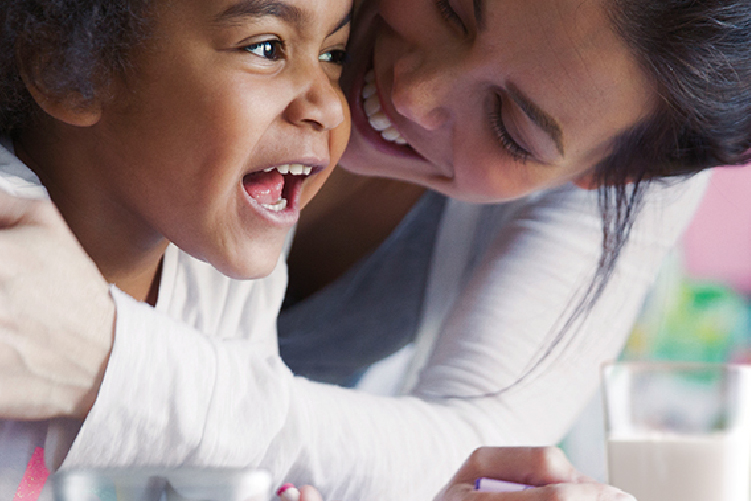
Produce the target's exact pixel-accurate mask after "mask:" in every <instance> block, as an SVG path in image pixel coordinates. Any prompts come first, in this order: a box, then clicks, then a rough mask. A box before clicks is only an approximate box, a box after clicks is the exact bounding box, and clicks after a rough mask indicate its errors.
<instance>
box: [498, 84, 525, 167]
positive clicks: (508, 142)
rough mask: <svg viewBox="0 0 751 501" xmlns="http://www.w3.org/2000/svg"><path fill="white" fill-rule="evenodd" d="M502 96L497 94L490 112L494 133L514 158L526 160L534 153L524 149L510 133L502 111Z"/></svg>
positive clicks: (520, 160) (521, 160)
mask: <svg viewBox="0 0 751 501" xmlns="http://www.w3.org/2000/svg"><path fill="white" fill-rule="evenodd" d="M502 104H503V102H502V98H501V96H500V95H496V96H495V106H493V109H492V112H491V114H490V124H491V126H492V128H493V133H494V134H495V137H496V138H497V139H498V142H499V143H501V146H502V147H503V148H504V149H505V150H506V151H507V152H509V154H511V156H512V157H513V158H514V160H516V161H519V162H526V161H527V159H528V158H529V157H530V156H532V154H531V153H530V152H529V151H527V150H526V149H524V148H523V147H522V146H521V145H519V143H518V142H516V140H515V139H514V138H513V136H512V135H511V134H509V131H508V129H507V128H506V124H504V122H503V114H502V113H501V106H502Z"/></svg>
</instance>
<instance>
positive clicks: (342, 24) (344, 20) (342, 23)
mask: <svg viewBox="0 0 751 501" xmlns="http://www.w3.org/2000/svg"><path fill="white" fill-rule="evenodd" d="M351 17H352V16H351V14H350V13H349V12H348V13H347V14H346V15H345V16H344V17H343V18H342V19H341V21H339V23H337V25H336V27H335V28H334V29H333V30H331V32H330V33H329V34H328V35H327V36H331V35H333V34H334V33H336V32H337V31H339V30H341V29H342V28H344V27H345V26H347V25H348V24H349V22H350V20H351Z"/></svg>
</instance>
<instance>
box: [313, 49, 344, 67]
mask: <svg viewBox="0 0 751 501" xmlns="http://www.w3.org/2000/svg"><path fill="white" fill-rule="evenodd" d="M318 60H319V61H321V62H322V63H331V64H337V65H339V66H342V65H344V63H346V62H347V51H346V50H343V49H334V50H327V51H326V52H324V53H322V54H321V55H320V56H318Z"/></svg>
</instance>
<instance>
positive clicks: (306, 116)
mask: <svg viewBox="0 0 751 501" xmlns="http://www.w3.org/2000/svg"><path fill="white" fill-rule="evenodd" d="M349 10H350V0H320V1H311V0H181V1H179V2H167V1H161V2H158V3H157V7H156V12H155V26H154V27H153V31H154V37H153V40H152V41H151V42H149V43H148V44H147V47H145V48H144V49H143V50H141V51H140V52H139V53H137V54H135V55H134V60H133V62H134V71H132V72H131V75H130V76H128V77H126V78H125V79H123V81H119V82H117V83H116V84H115V85H114V88H113V90H112V92H113V98H112V99H111V100H108V102H107V103H108V104H106V105H105V106H104V107H103V108H102V112H101V118H100V120H99V121H98V123H96V124H95V125H94V126H93V128H92V130H94V132H95V134H96V135H97V136H96V137H97V140H98V144H99V146H98V147H97V148H95V151H96V155H97V162H96V163H97V164H98V165H103V166H106V168H104V169H101V171H102V172H101V178H100V179H99V180H98V182H100V183H101V184H102V185H103V186H104V189H105V190H107V192H108V193H111V197H112V204H113V205H116V206H118V207H119V210H120V211H121V213H124V214H128V215H129V216H128V217H130V218H132V219H133V221H134V224H135V225H138V227H141V228H147V229H148V231H152V232H153V233H154V234H156V235H159V236H160V237H161V236H163V237H166V238H167V239H169V240H171V241H172V242H174V243H175V244H177V245H178V246H180V247H181V248H183V249H184V250H186V251H187V252H189V253H191V254H193V255H194V256H196V257H198V258H200V259H203V260H206V261H209V262H211V263H212V264H214V265H215V266H216V267H217V268H218V269H220V270H221V271H223V272H225V273H226V274H228V275H230V276H234V277H243V278H250V277H257V276H261V275H265V274H267V273H268V272H270V271H271V269H273V266H274V265H275V264H276V262H277V259H278V256H279V254H280V252H281V249H282V247H283V244H284V241H285V238H286V236H287V233H288V231H289V229H290V228H291V227H292V225H293V224H294V223H295V222H296V221H297V218H298V214H299V211H300V208H301V206H302V205H303V204H304V202H306V201H307V200H308V199H309V198H310V196H312V194H313V193H314V191H315V189H317V188H318V186H320V184H321V182H322V179H323V178H324V177H325V175H326V174H327V172H328V169H329V166H330V165H333V164H334V163H335V162H336V160H337V159H338V157H339V156H340V155H341V152H342V150H343V149H344V145H345V143H346V138H347V137H348V133H349V129H348V124H349V119H348V110H347V107H346V101H345V100H344V96H343V94H342V93H341V90H340V88H339V86H338V79H339V76H340V71H341V60H342V58H343V54H344V53H343V50H344V48H345V44H346V42H347V37H348V32H349V25H348V19H349V17H348V16H349ZM306 185H307V186H306Z"/></svg>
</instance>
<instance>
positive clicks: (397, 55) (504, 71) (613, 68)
mask: <svg viewBox="0 0 751 501" xmlns="http://www.w3.org/2000/svg"><path fill="white" fill-rule="evenodd" d="M603 1H604V0H585V1H582V0H410V1H404V0H373V1H370V2H368V0H366V2H365V5H363V7H362V8H361V9H360V12H359V15H358V19H357V22H356V25H355V28H354V32H353V33H354V34H353V36H352V40H351V42H350V43H351V45H350V53H351V58H352V61H353V62H352V63H350V64H349V65H348V66H347V68H346V69H345V73H346V74H345V77H344V80H343V81H344V86H345V92H346V93H347V95H348V96H347V97H348V99H349V102H350V107H351V109H352V124H353V127H352V134H351V137H350V143H349V145H348V147H347V150H346V152H345V155H344V158H343V159H342V162H341V165H342V166H343V167H344V168H346V169H348V170H350V171H352V172H356V173H360V174H364V175H371V176H385V177H392V178H397V179H401V180H404V181H410V182H414V183H418V184H421V185H424V186H426V187H429V188H433V189H435V190H438V191H440V192H442V193H445V194H447V195H449V196H453V197H456V198H460V199H464V200H470V201H477V202H495V201H503V200H509V199H513V198H517V197H520V196H523V195H525V194H528V193H530V192H533V191H536V190H539V189H541V188H546V187H551V186H556V185H560V184H563V183H566V182H568V181H577V182H578V183H579V184H580V185H586V184H587V183H588V181H589V177H588V174H589V172H590V171H591V169H592V167H593V166H594V165H595V164H596V163H597V162H598V161H599V160H601V159H602V158H603V157H604V156H605V155H606V154H607V153H608V152H609V151H610V145H611V140H612V139H613V138H614V136H615V135H617V134H618V133H619V132H622V131H624V130H625V129H627V128H628V127H630V126H632V125H634V124H635V123H636V122H637V121H639V120H640V119H641V118H643V117H645V116H646V115H648V114H649V113H650V111H651V109H652V103H653V102H654V94H653V91H652V87H651V85H650V82H649V80H648V78H647V77H646V75H645V73H644V72H643V71H642V70H641V69H640V67H639V66H638V64H637V62H636V60H635V58H634V57H633V56H632V55H631V53H630V52H629V50H628V48H627V47H626V45H625V44H624V43H623V42H622V40H621V39H620V38H619V37H618V36H617V35H616V34H615V33H614V32H613V30H612V26H611V23H610V21H609V19H608V17H607V14H606V12H605V10H604V8H603Z"/></svg>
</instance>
